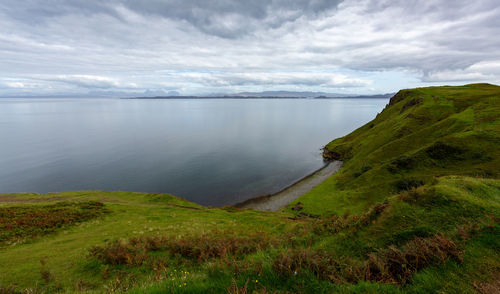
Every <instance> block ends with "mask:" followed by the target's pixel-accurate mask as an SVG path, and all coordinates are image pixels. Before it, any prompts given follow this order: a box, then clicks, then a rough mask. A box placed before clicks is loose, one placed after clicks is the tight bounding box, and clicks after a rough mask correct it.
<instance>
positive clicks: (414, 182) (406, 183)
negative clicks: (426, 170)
mask: <svg viewBox="0 0 500 294" xmlns="http://www.w3.org/2000/svg"><path fill="white" fill-rule="evenodd" d="M424 184H425V181H424V180H422V179H417V178H403V179H400V180H398V181H396V183H395V184H394V185H395V186H396V188H397V189H398V191H408V190H411V189H414V188H418V187H420V186H423V185H424Z"/></svg>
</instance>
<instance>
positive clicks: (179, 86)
mask: <svg viewBox="0 0 500 294" xmlns="http://www.w3.org/2000/svg"><path fill="white" fill-rule="evenodd" d="M7 2H9V1H3V2H1V3H0V79H1V80H5V79H12V80H15V82H18V83H22V84H23V85H25V87H24V89H29V88H30V87H31V86H30V85H37V86H40V87H42V88H43V87H44V85H45V87H46V90H47V91H57V89H59V90H64V91H83V90H85V89H107V90H113V91H122V90H123V91H145V90H148V89H152V90H159V91H162V90H165V91H170V90H172V91H180V92H182V93H194V92H197V91H198V92H203V91H228V92H232V91H233V90H235V89H244V90H252V89H256V88H259V89H262V88H265V87H275V88H276V87H282V88H285V87H290V86H296V88H297V87H299V88H303V89H307V90H314V89H318V90H323V89H324V88H352V87H355V88H357V89H358V90H359V91H360V92H373V91H375V92H390V91H395V90H397V89H399V88H403V87H409V86H421V85H426V84H427V83H440V82H457V83H459V82H460V83H466V82H477V81H489V82H496V83H498V82H500V72H499V71H498V70H497V68H498V67H497V64H498V62H500V38H496V37H495V36H497V35H499V34H500V6H498V1H497V0H478V1H464V0H456V1H451V2H450V1H446V0H416V1H403V0H344V1H340V0H338V1H328V0H312V1H306V0H272V1H264V0H256V1H230V0H203V1H202V0H182V1H181V0H161V1H160V0H150V1H139V0H123V1H119V0H110V1H86V0H66V1H63V0H50V1H41V0H28V1H18V2H16V4H15V5H13V4H12V3H7ZM377 73H378V75H377ZM386 73H391V76H394V75H397V76H398V79H397V80H398V83H397V84H396V83H394V84H391V82H390V81H388V80H386V78H385V77H386V76H387V74H386ZM408 77H409V78H408ZM4 87H8V86H6V85H5V83H4ZM11 88H12V87H11ZM12 89H13V88H12ZM19 89H21V88H19ZM194 94H196V93H194ZM0 95H1V90H0Z"/></svg>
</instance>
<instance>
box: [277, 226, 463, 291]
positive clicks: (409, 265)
mask: <svg viewBox="0 0 500 294" xmlns="http://www.w3.org/2000/svg"><path fill="white" fill-rule="evenodd" d="M450 258H453V259H455V260H456V261H458V262H462V253H461V252H460V251H459V250H458V249H457V247H456V245H455V243H453V242H452V241H451V240H449V239H447V238H446V237H444V236H443V235H434V236H433V237H429V238H420V237H416V238H414V239H413V240H411V241H409V242H407V243H406V244H405V245H404V246H403V247H401V248H397V247H396V246H394V245H391V246H389V247H387V248H386V249H383V250H380V251H378V252H374V253H370V254H368V256H367V259H366V260H365V261H364V263H361V264H359V263H355V262H353V261H352V260H350V259H345V258H342V257H336V256H335V255H334V254H332V253H327V252H325V251H322V250H312V249H310V248H305V249H304V248H302V249H294V250H288V251H285V252H282V253H281V254H280V255H279V256H278V257H277V258H275V259H274V261H273V269H274V271H276V272H277V273H278V274H279V275H281V276H294V275H297V274H300V273H301V272H302V271H304V270H307V271H309V272H311V273H313V274H314V275H316V276H317V277H318V278H320V279H324V280H329V281H331V282H336V283H344V282H349V283H357V282H360V281H375V282H385V283H396V284H405V283H406V282H407V281H408V279H409V278H410V277H411V276H412V275H413V274H414V273H415V272H417V271H418V270H421V269H423V268H425V267H427V266H429V265H441V264H443V263H444V262H445V261H446V260H448V259H450Z"/></svg>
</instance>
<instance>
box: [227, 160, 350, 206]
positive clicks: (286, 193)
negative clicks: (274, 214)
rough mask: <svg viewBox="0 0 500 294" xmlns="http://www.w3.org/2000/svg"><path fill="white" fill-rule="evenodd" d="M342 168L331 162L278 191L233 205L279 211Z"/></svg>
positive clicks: (339, 163) (340, 164)
mask: <svg viewBox="0 0 500 294" xmlns="http://www.w3.org/2000/svg"><path fill="white" fill-rule="evenodd" d="M341 167H342V161H331V162H328V163H327V164H325V165H324V166H323V167H321V168H320V169H318V170H316V171H314V172H312V173H310V174H308V175H306V176H305V177H303V178H301V179H299V180H297V181H296V182H294V183H292V184H290V185H288V186H286V187H285V188H283V189H281V190H280V191H278V192H276V193H273V194H268V195H262V196H258V197H255V198H250V199H248V200H245V201H243V202H239V203H237V204H235V205H234V207H236V208H240V209H247V208H251V209H255V210H261V211H279V210H280V209H281V208H282V207H285V206H286V205H288V204H289V203H290V202H292V201H294V200H295V199H297V198H299V197H300V196H302V195H304V194H305V193H307V192H309V191H310V190H312V189H313V188H314V187H316V186H317V185H319V184H321V183H322V182H323V181H324V180H326V179H327V178H329V177H330V176H332V175H333V174H335V173H336V172H337V171H338V170H339V169H340V168H341Z"/></svg>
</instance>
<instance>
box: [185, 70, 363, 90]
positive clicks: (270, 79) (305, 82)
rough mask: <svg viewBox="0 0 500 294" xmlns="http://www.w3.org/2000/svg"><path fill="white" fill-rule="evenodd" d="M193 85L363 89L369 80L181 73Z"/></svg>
mask: <svg viewBox="0 0 500 294" xmlns="http://www.w3.org/2000/svg"><path fill="white" fill-rule="evenodd" d="M180 75H181V76H182V77H183V78H184V79H188V80H190V81H191V82H192V83H200V84H203V85H205V86H210V87H218V86H223V87H232V86H248V85H252V86H278V85H287V86H293V85H302V86H318V87H325V88H340V87H363V86H368V85H370V84H371V81H369V80H363V79H357V78H350V77H348V76H346V75H343V74H338V73H318V72H272V73H269V72H253V73H180Z"/></svg>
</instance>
